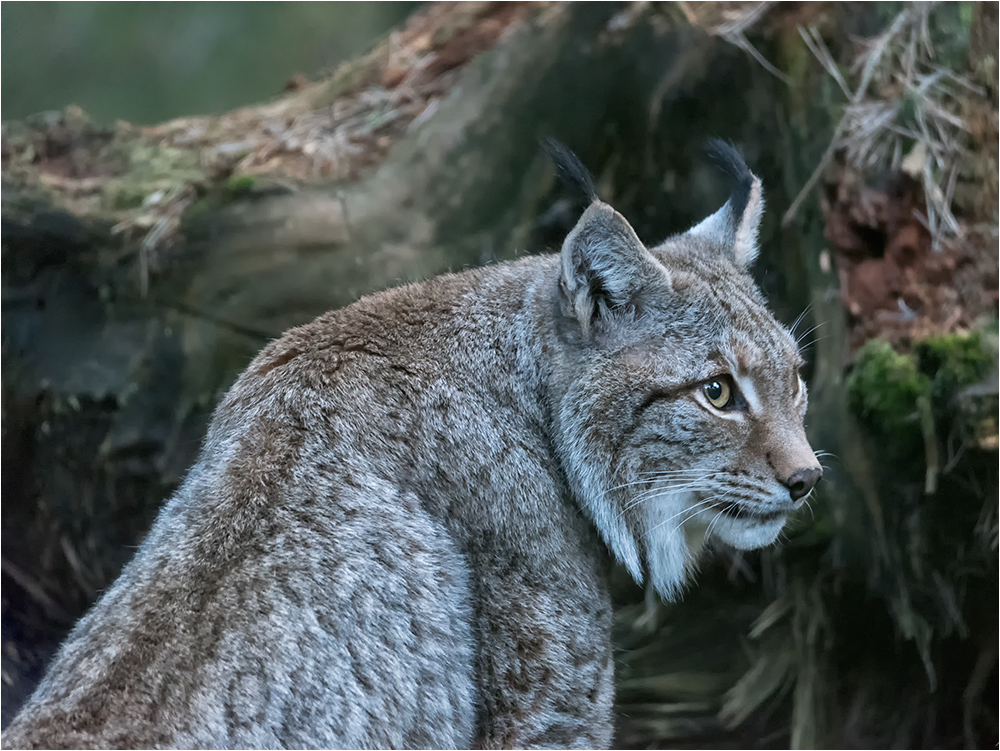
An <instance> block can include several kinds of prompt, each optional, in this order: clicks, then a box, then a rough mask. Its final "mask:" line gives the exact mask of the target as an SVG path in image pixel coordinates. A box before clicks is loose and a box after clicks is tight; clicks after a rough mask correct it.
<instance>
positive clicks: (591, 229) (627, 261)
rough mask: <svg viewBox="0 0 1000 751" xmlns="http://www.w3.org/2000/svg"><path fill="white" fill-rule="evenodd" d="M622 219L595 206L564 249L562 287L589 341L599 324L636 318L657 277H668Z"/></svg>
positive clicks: (604, 207) (599, 204)
mask: <svg viewBox="0 0 1000 751" xmlns="http://www.w3.org/2000/svg"><path fill="white" fill-rule="evenodd" d="M658 267H659V263H658V262H657V261H656V259H654V258H653V256H652V255H650V253H649V251H648V250H646V248H645V246H643V244H642V242H640V240H639V238H638V237H636V234H635V231H634V230H633V229H632V227H631V225H629V223H628V222H627V221H626V220H625V217H623V216H622V215H621V214H619V213H618V212H617V211H615V210H614V209H613V208H611V207H610V206H608V204H606V203H603V202H601V201H594V203H592V204H591V205H590V207H589V208H588V209H587V210H586V211H585V212H584V213H583V216H582V217H580V221H579V222H577V224H576V226H575V227H574V228H573V230H572V231H571V232H570V233H569V235H567V236H566V240H565V241H564V242H563V246H562V278H561V287H562V292H563V298H564V301H565V302H566V303H567V304H568V308H569V311H568V312H570V313H571V314H572V315H574V316H575V317H576V318H577V319H578V320H579V322H580V326H581V328H582V329H583V333H584V336H587V335H589V333H590V330H591V328H592V326H593V324H594V322H595V321H600V320H602V319H604V320H607V319H609V318H612V317H615V316H620V315H621V314H623V313H627V314H633V315H634V313H635V312H636V311H637V310H638V308H639V307H640V302H641V300H640V298H641V294H642V292H643V290H644V289H645V288H646V286H647V285H648V284H649V282H650V281H651V279H653V278H655V277H654V275H655V274H656V273H657V271H658V270H659V272H660V273H661V274H663V273H665V272H664V270H663V269H662V267H659V268H658Z"/></svg>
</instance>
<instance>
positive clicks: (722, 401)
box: [702, 378, 733, 409]
mask: <svg viewBox="0 0 1000 751" xmlns="http://www.w3.org/2000/svg"><path fill="white" fill-rule="evenodd" d="M702 388H703V389H704V390H705V397H706V398H707V399H708V403H709V404H711V405H712V406H713V407H715V408H716V409H725V408H726V407H728V406H729V403H730V402H731V401H732V400H733V390H732V388H731V387H730V386H729V384H728V383H727V382H726V381H725V380H724V379H722V378H713V379H712V380H711V381H708V382H707V383H705V384H704V385H703V386H702Z"/></svg>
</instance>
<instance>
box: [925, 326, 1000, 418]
mask: <svg viewBox="0 0 1000 751" xmlns="http://www.w3.org/2000/svg"><path fill="white" fill-rule="evenodd" d="M915 352H916V356H917V362H918V365H919V368H920V371H921V372H922V373H924V374H925V375H926V376H927V377H928V378H929V379H930V380H931V396H932V398H933V400H934V406H935V408H937V409H942V408H946V407H947V404H948V403H949V402H951V400H952V398H953V397H954V396H955V394H956V393H957V392H958V391H959V390H960V389H962V388H964V387H966V386H969V385H971V384H973V383H976V382H977V381H979V380H981V379H983V378H984V377H985V376H986V374H987V373H988V372H989V369H990V366H991V363H992V361H993V356H992V354H991V353H990V352H988V351H987V348H986V346H985V343H984V341H983V337H982V336H981V335H980V334H979V332H978V331H973V332H971V333H962V334H947V335H945V336H937V337H932V338H930V339H925V340H923V341H921V342H918V343H917V345H916V348H915Z"/></svg>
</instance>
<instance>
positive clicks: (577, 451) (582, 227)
mask: <svg viewBox="0 0 1000 751" xmlns="http://www.w3.org/2000/svg"><path fill="white" fill-rule="evenodd" d="M723 156H724V157H726V158H727V160H728V166H729V167H730V169H731V170H732V171H733V172H734V173H736V176H737V178H738V179H739V181H740V182H739V186H738V187H737V190H736V191H735V193H734V195H733V197H732V198H731V199H730V201H729V202H728V203H727V204H726V206H724V207H723V208H722V209H721V210H720V211H719V212H717V213H716V214H714V215H712V216H711V217H709V218H708V219H707V220H705V221H704V222H702V223H701V224H699V225H698V226H697V227H695V228H693V229H692V230H690V231H689V232H687V233H685V234H683V235H680V236H677V237H674V238H671V239H670V240H668V241H667V242H665V243H663V244H662V245H660V246H658V247H655V248H653V249H652V250H647V249H646V248H645V247H644V246H643V245H642V243H641V242H640V241H639V239H638V238H637V237H636V236H635V233H634V232H633V231H632V229H631V227H630V226H629V225H628V223H627V222H626V221H625V219H624V218H623V217H622V216H621V215H620V214H618V213H617V212H615V211H614V210H613V209H611V207H609V206H607V205H606V204H602V203H600V202H595V203H594V204H592V205H591V207H590V208H589V209H588V210H587V212H585V213H584V215H583V217H582V218H581V220H580V222H579V224H578V225H577V227H576V228H575V229H574V230H573V232H572V233H571V234H570V235H569V237H567V239H566V242H565V244H564V246H563V273H562V280H561V297H562V300H563V312H564V316H565V318H566V320H567V323H566V326H565V330H564V337H565V338H566V340H567V342H568V343H569V344H570V347H571V351H572V352H573V355H572V357H573V359H574V367H573V370H574V372H575V377H574V378H572V379H571V380H570V381H569V382H568V383H567V384H566V386H565V392H564V394H563V397H562V401H561V405H560V412H559V414H560V427H561V429H562V435H563V439H564V440H563V445H562V453H563V457H564V461H565V462H566V464H567V465H568V467H569V475H570V480H571V482H572V483H573V485H574V489H575V491H576V492H577V494H578V495H579V496H580V498H581V499H582V501H583V503H584V506H585V507H586V508H587V510H588V511H589V512H590V514H591V516H592V518H593V519H594V521H595V523H596V525H597V527H598V528H599V530H600V531H601V533H602V535H603V536H604V539H605V541H606V542H607V544H608V546H609V547H610V548H611V550H612V551H613V552H614V553H615V555H616V556H617V557H618V558H619V560H620V561H621V562H622V563H624V564H625V566H626V567H628V568H629V570H630V571H631V573H632V574H633V576H634V577H635V578H636V579H637V580H638V581H642V579H643V573H644V569H645V570H648V572H649V575H650V577H651V578H652V581H653V584H654V586H655V587H656V589H657V590H658V591H659V592H660V593H661V595H663V596H666V597H673V596H675V595H676V594H677V593H678V591H679V590H680V588H681V587H682V586H683V584H684V582H685V580H686V578H687V576H688V575H689V573H690V571H691V569H692V568H693V566H694V564H695V562H696V554H697V552H698V550H699V549H700V548H701V547H702V545H703V543H704V541H705V540H706V539H707V538H708V537H710V536H714V537H717V538H719V539H721V540H722V541H724V542H726V543H728V544H730V545H732V546H734V547H736V548H740V549H752V548H758V547H762V546H764V545H768V544H770V543H772V542H774V540H775V539H776V538H777V536H778V534H779V532H780V531H781V529H782V527H783V526H784V524H785V522H786V521H787V519H788V515H789V514H790V513H791V512H792V511H794V510H795V509H797V508H798V507H799V506H801V505H802V504H803V503H804V502H805V500H806V497H807V496H808V494H809V492H810V491H811V490H812V488H813V487H814V486H815V484H816V482H817V481H818V480H819V479H820V477H821V474H822V472H821V469H820V466H819V463H818V461H817V459H816V457H815V455H814V454H813V451H812V449H811V448H810V446H809V443H808V441H807V439H806V436H805V432H804V429H803V418H804V415H805V411H806V403H807V396H806V387H805V384H804V383H803V381H802V379H801V378H800V376H799V368H800V367H801V365H802V359H801V357H800V355H799V352H798V348H797V345H796V342H795V340H794V339H793V337H792V336H791V334H790V332H789V331H788V330H787V329H785V328H784V327H783V326H782V325H781V324H779V323H778V322H777V321H776V320H775V319H774V317H773V316H772V315H771V313H770V312H769V311H768V310H767V308H766V306H765V303H764V300H763V299H762V297H761V295H760V293H759V291H758V290H757V288H756V286H755V284H754V282H753V281H752V279H751V277H750V275H749V274H748V272H747V267H748V265H749V264H750V263H751V262H752V260H753V258H754V257H755V256H756V252H757V250H756V234H757V225H758V223H759V219H760V215H761V210H762V199H761V187H760V181H759V180H758V179H757V178H756V177H754V176H753V175H752V174H751V173H750V171H749V170H748V169H747V168H746V166H745V164H743V162H742V159H741V158H740V157H739V156H738V155H737V154H736V153H735V152H734V151H731V150H724V153H723ZM644 564H645V565H644Z"/></svg>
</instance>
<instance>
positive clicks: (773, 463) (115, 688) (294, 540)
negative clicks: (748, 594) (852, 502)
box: [3, 144, 821, 748]
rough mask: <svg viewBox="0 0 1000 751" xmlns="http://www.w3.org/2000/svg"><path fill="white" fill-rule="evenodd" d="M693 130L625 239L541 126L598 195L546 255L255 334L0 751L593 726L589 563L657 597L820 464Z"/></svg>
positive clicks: (512, 740) (671, 593)
mask: <svg viewBox="0 0 1000 751" xmlns="http://www.w3.org/2000/svg"><path fill="white" fill-rule="evenodd" d="M716 151H717V154H718V156H719V157H720V158H721V159H722V160H723V163H724V166H725V167H726V168H727V169H728V171H729V172H731V173H732V175H733V176H734V183H735V188H734V190H733V193H732V195H731V197H730V199H729V201H728V202H727V203H726V204H725V206H723V208H722V209H720V210H719V211H718V212H716V213H715V214H713V215H711V216H709V217H708V218H707V219H705V220H704V221H703V222H701V223H700V224H698V225H697V226H695V227H694V228H692V229H691V230H689V231H688V232H686V233H684V234H681V235H677V236H675V237H672V238H670V239H668V240H666V241H665V242H663V243H661V244H660V245H657V246H655V247H651V248H647V247H646V246H645V245H643V243H642V242H640V241H639V239H638V237H636V234H635V232H634V231H633V230H632V228H631V226H630V225H629V223H628V222H627V221H626V220H625V219H624V218H623V217H622V215H621V214H619V213H617V212H616V211H615V210H614V209H612V208H611V206H609V205H608V204H606V203H603V202H602V201H601V200H599V199H598V197H597V194H596V191H595V190H594V187H593V183H592V182H591V180H590V178H589V175H588V174H587V173H586V170H585V169H584V168H583V167H582V166H581V165H580V164H579V162H578V161H576V159H575V157H573V156H572V154H571V153H569V152H568V151H566V150H565V149H563V148H560V147H553V148H552V152H553V154H554V156H555V158H556V160H557V163H558V165H559V167H560V168H561V169H562V171H563V172H564V173H565V174H566V175H567V176H568V177H569V178H570V179H572V180H574V181H575V182H576V183H577V184H578V185H580V186H581V187H582V189H583V190H585V191H586V193H587V195H588V198H589V199H590V205H589V207H588V208H587V209H586V210H585V211H584V213H583V214H582V216H581V218H580V220H579V222H578V223H577V225H576V226H575V228H574V229H573V230H572V231H571V232H570V233H569V235H568V236H567V237H566V239H565V242H564V243H563V245H562V249H561V253H559V254H557V255H551V256H533V257H528V258H524V259H522V260H519V261H515V262H510V263H503V264H499V265H494V266H491V267H487V268H480V269H476V270H471V271H466V272H464V273H460V274H451V275H447V276H442V277H439V278H435V279H432V280H430V281H427V282H424V283H421V284H412V285H409V286H404V287H399V288H396V289H390V290H388V291H384V292H381V293H379V294H375V295H372V296H370V297H366V298H363V299H361V300H359V301H358V302H356V303H354V304H353V305H351V306H350V307H348V308H345V309H343V310H339V311H335V312H331V313H327V314H325V315H323V316H321V317H320V318H318V319H316V320H315V321H313V322H312V323H309V324H307V325H305V326H302V327H300V328H296V329H293V330H291V331H289V332H288V333H287V334H285V335H284V336H283V337H282V338H281V339H279V340H277V341H275V342H272V343H271V344H269V345H268V346H267V347H265V348H264V350H263V351H262V352H261V353H260V354H259V355H258V356H257V358H256V359H255V360H254V361H253V362H252V363H251V364H250V366H249V367H248V368H247V369H246V371H245V372H244V373H243V374H242V375H241V376H240V377H239V379H238V380H237V381H236V383H235V385H234V386H233V387H232V388H231V389H230V391H229V392H228V394H227V395H226V396H225V397H224V398H223V399H222V401H221V403H220V404H219V405H218V408H217V409H216V411H215V414H214V417H213V419H212V422H211V426H210V428H209V430H208V434H207V437H206V439H205V442H204V446H203V449H202V452H201V456H200V459H199V461H198V462H197V464H196V465H195V466H194V468H193V469H192V470H191V472H190V474H189V475H188V476H187V478H186V479H185V481H184V482H183V484H182V485H181V486H180V488H179V489H178V490H177V492H176V493H175V494H174V496H173V497H172V498H171V499H170V500H169V501H168V502H167V503H166V505H165V506H164V508H163V510H162V512H161V513H160V515H159V517H158V518H157V520H156V523H155V524H154V526H153V528H152V530H151V532H150V533H149V536H148V538H147V539H146V540H145V542H144V543H143V545H142V546H141V548H140V549H139V550H138V552H137V554H136V556H135V558H134V560H132V562H131V563H130V564H129V565H128V566H127V567H126V568H125V569H124V571H123V573H122V575H121V577H120V578H119V579H118V581H117V582H116V583H115V584H114V585H113V586H112V587H111V588H110V589H109V590H108V591H107V592H106V593H105V594H104V596H103V597H102V598H101V599H100V600H99V601H98V603H97V604H96V605H95V606H94V607H93V609H92V610H91V611H90V612H89V613H88V614H87V615H86V616H85V617H84V618H83V619H82V620H81V621H80V622H79V623H78V624H77V626H76V627H75V628H74V629H73V631H72V633H71V634H70V636H69V638H68V639H67V641H66V643H65V645H64V646H63V647H62V648H61V650H60V652H59V653H58V654H57V656H56V657H55V659H54V661H53V663H52V665H51V667H50V668H49V670H48V673H47V675H46V676H45V678H44V679H43V681H42V683H41V684H40V685H39V687H38V689H37V691H36V692H35V693H34V695H33V697H32V698H31V699H30V700H29V701H28V703H27V704H26V706H25V707H24V709H23V710H22V712H21V713H20V714H19V715H18V717H16V718H15V720H14V721H13V722H12V724H11V726H10V727H9V728H8V730H7V732H6V733H5V734H4V738H3V742H4V745H5V746H7V747H48V748H56V747H76V748H85V747H146V748H152V747H160V746H175V747H176V746H179V747H188V748H199V747H202V748H214V747H241V748H261V747H326V748H370V747H393V748H404V747H459V748H468V747H511V746H514V747H531V746H544V747H558V746H565V747H581V746H582V747H607V746H608V745H609V744H610V743H611V741H612V733H613V718H612V702H613V694H614V684H613V675H614V665H613V662H612V648H611V640H610V633H609V632H610V625H611V603H610V598H609V593H608V584H607V579H606V577H607V572H608V566H609V564H610V562H611V559H612V557H613V558H614V559H617V561H619V562H620V563H621V564H623V565H624V566H625V568H627V569H628V571H629V572H630V573H631V575H632V576H633V577H634V578H635V580H636V581H637V582H644V581H649V582H650V583H651V584H652V586H653V587H655V590H656V591H657V592H658V593H659V594H660V595H662V596H663V597H664V598H676V597H678V595H679V594H680V593H681V591H682V589H683V587H684V586H685V582H686V581H687V580H688V578H689V576H690V574H691V571H692V567H693V565H694V563H695V562H696V560H697V558H698V555H699V551H701V550H702V548H703V546H704V544H705V542H706V540H707V539H709V538H717V539H720V540H722V541H724V542H726V543H728V544H730V545H732V546H735V547H736V548H741V549H750V548H758V547H761V546H764V545H768V544H769V543H771V542H773V541H774V540H775V538H776V537H777V535H778V533H779V531H780V530H781V529H782V526H783V525H784V524H785V522H786V519H787V518H788V516H789V514H790V513H791V512H793V511H794V510H795V509H796V507H797V506H798V505H800V504H801V503H803V499H804V498H805V497H806V495H807V494H808V493H809V492H810V490H811V489H812V488H813V486H814V485H815V484H816V482H817V481H818V480H819V478H820V473H821V472H820V468H819V464H818V462H817V460H816V457H815V455H814V454H813V452H812V450H811V449H810V447H809V443H808V442H807V439H806V436H805V433H804V430H803V415H804V413H805V409H806V387H805V385H804V384H803V382H802V379H801V378H800V377H799V367H800V365H801V362H802V361H801V359H800V356H799V353H798V350H797V347H796V343H795V341H794V339H793V338H792V336H791V335H790V333H789V331H788V330H787V329H786V328H784V327H783V326H782V325H780V324H779V323H778V322H777V321H776V320H775V319H774V317H773V316H772V315H771V313H770V312H768V310H767V308H766V306H765V302H764V300H763V298H762V297H761V294H760V293H759V291H758V290H757V288H756V287H755V285H754V283H753V281H752V280H751V277H750V275H749V274H748V271H747V268H748V266H749V265H750V264H751V262H752V261H753V260H754V257H755V256H756V254H757V239H756V237H757V233H758V224H759V222H760V218H761V212H762V208H763V197H762V191H761V183H760V180H759V179H758V178H757V177H755V176H754V175H753V174H752V173H751V172H750V170H749V169H748V168H747V166H746V164H745V163H744V161H743V159H742V157H741V156H740V155H739V154H738V153H737V152H736V151H735V149H733V148H732V147H730V146H726V145H725V144H718V145H717V146H716Z"/></svg>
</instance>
